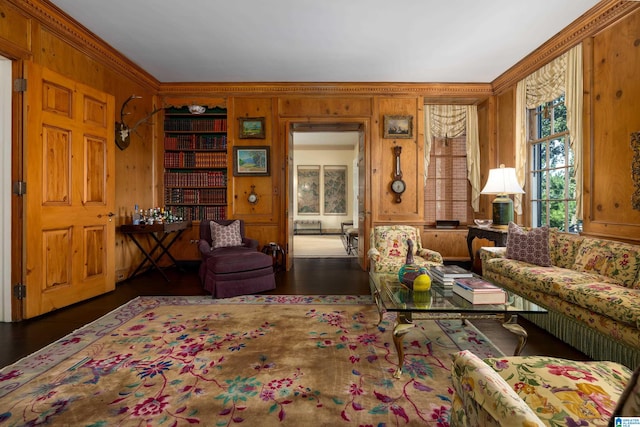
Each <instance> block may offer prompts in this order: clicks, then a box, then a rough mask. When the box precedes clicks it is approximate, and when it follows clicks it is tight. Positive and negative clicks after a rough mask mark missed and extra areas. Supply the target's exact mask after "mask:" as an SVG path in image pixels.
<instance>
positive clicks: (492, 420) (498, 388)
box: [450, 351, 640, 427]
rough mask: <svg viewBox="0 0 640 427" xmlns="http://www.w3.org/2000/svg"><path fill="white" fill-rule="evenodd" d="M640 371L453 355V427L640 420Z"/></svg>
mask: <svg viewBox="0 0 640 427" xmlns="http://www.w3.org/2000/svg"><path fill="white" fill-rule="evenodd" d="M638 371H640V369H639V370H637V371H636V372H635V373H632V371H631V370H629V369H628V368H627V367H625V366H623V365H620V364H618V363H615V362H582V361H572V360H566V359H559V358H554V357H546V356H520V357H516V356H513V357H511V356H510V357H504V358H490V359H485V360H484V361H483V360H481V359H480V358H478V357H477V356H476V355H474V354H473V353H471V352H469V351H462V352H459V353H456V354H454V355H453V369H452V373H451V378H452V381H453V388H454V400H453V405H452V408H451V419H450V423H451V425H452V426H514V427H515V426H585V427H587V426H607V425H612V426H613V420H614V417H615V416H636V417H637V416H640V385H639V383H638Z"/></svg>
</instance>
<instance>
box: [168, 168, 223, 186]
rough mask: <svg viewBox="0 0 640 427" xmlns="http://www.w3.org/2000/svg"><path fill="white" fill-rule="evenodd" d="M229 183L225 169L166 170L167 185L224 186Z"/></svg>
mask: <svg viewBox="0 0 640 427" xmlns="http://www.w3.org/2000/svg"><path fill="white" fill-rule="evenodd" d="M226 185H227V173H226V172H225V171H201V172H192V171H182V172H165V174H164V186H165V187H224V186H226Z"/></svg>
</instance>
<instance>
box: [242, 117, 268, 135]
mask: <svg viewBox="0 0 640 427" xmlns="http://www.w3.org/2000/svg"><path fill="white" fill-rule="evenodd" d="M238 138H240V139H247V138H256V139H264V117H239V118H238Z"/></svg>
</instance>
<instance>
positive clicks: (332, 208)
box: [323, 166, 347, 215]
mask: <svg viewBox="0 0 640 427" xmlns="http://www.w3.org/2000/svg"><path fill="white" fill-rule="evenodd" d="M323 178H324V212H323V213H324V214H325V215H346V214H347V167H346V166H324V167H323Z"/></svg>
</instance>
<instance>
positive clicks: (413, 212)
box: [371, 97, 424, 222]
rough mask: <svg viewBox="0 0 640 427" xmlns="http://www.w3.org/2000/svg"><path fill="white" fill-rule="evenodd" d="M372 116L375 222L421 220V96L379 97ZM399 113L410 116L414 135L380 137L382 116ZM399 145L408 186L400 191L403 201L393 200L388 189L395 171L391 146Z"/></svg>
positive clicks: (372, 170) (372, 192)
mask: <svg viewBox="0 0 640 427" xmlns="http://www.w3.org/2000/svg"><path fill="white" fill-rule="evenodd" d="M376 101H377V106H376V107H377V111H376V113H375V114H374V119H373V138H372V144H371V161H372V165H371V167H372V169H371V178H372V179H371V198H372V200H371V201H372V207H373V221H374V222H386V221H397V222H411V221H414V222H415V221H423V216H424V192H423V188H424V184H423V173H424V158H423V155H424V154H423V153H424V133H423V125H422V119H421V118H422V114H423V108H424V103H423V100H422V98H418V97H415V98H406V97H396V98H379V99H376ZM385 115H401V116H411V117H412V118H413V136H412V137H411V138H408V139H401V138H383V135H384V129H383V126H384V116H385ZM395 146H399V147H401V148H402V154H401V161H400V162H401V169H402V180H403V181H404V182H405V183H406V186H407V189H406V191H405V192H404V193H403V194H402V202H401V203H396V201H395V199H396V198H395V194H394V193H393V192H392V191H391V187H390V184H391V181H392V179H393V177H394V174H395V167H396V163H395V156H394V151H393V150H394V148H393V147H395Z"/></svg>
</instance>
